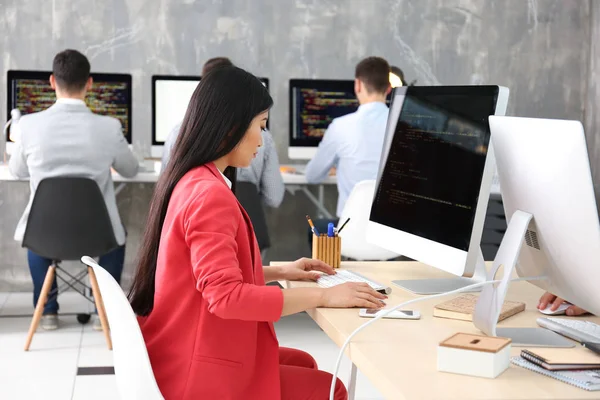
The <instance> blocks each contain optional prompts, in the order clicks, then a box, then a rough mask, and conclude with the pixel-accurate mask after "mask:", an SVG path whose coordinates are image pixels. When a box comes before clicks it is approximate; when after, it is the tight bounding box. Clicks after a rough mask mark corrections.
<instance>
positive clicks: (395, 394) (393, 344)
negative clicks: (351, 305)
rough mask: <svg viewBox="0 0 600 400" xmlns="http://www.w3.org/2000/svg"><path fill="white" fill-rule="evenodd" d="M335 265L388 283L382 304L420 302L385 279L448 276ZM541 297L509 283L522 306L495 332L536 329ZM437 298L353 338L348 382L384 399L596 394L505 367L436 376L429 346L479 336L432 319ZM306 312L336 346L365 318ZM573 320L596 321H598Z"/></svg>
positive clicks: (408, 266)
mask: <svg viewBox="0 0 600 400" xmlns="http://www.w3.org/2000/svg"><path fill="white" fill-rule="evenodd" d="M281 264H282V263H277V262H274V263H271V265H281ZM342 268H345V269H349V270H354V271H357V272H360V273H361V274H363V275H364V276H366V277H367V278H370V279H373V280H375V281H378V282H380V283H382V284H387V285H389V286H390V287H391V288H392V293H391V295H390V296H389V299H388V300H387V304H388V306H390V307H391V306H394V305H397V304H400V303H402V302H404V301H407V300H410V299H413V298H415V297H420V296H416V295H413V294H411V293H409V292H406V291H404V290H403V289H400V288H398V287H397V286H394V285H393V284H392V283H391V281H392V280H395V279H423V278H425V279H427V278H441V277H442V278H443V277H450V275H449V274H447V273H445V272H442V271H439V270H437V269H434V268H432V267H428V266H426V265H423V264H420V263H417V262H343V263H342ZM280 283H281V284H282V285H283V286H284V287H288V288H294V287H310V286H316V283H312V282H287V281H285V282H280ZM542 293H543V292H542V290H541V289H539V288H537V287H536V286H533V285H532V284H530V283H528V282H513V283H511V285H510V287H509V290H508V295H507V300H513V301H521V302H524V303H526V307H527V308H526V310H525V311H524V312H522V313H519V314H517V315H515V316H513V317H510V318H508V319H506V320H504V321H502V322H500V323H499V327H537V324H536V319H537V318H539V317H542V316H543V315H542V314H541V313H539V312H538V311H537V309H536V306H537V304H538V300H539V298H540V296H541V294H542ZM445 300H446V299H444V298H441V299H440V298H437V299H432V300H425V301H423V302H420V303H415V304H412V305H410V306H407V307H406V308H407V309H412V310H419V311H420V312H421V315H422V317H421V319H420V320H395V319H383V320H379V321H377V322H376V323H374V324H373V325H371V326H369V327H368V328H366V329H365V330H363V331H362V332H360V333H359V334H358V335H357V336H355V337H354V338H353V339H352V342H351V343H350V346H349V347H348V349H347V351H346V355H347V356H348V357H349V358H350V360H351V361H352V363H353V372H352V376H351V378H352V377H354V378H355V377H356V369H355V368H358V369H360V370H361V371H362V372H363V373H364V374H365V375H366V376H367V377H368V378H369V380H370V381H371V383H373V385H374V386H375V387H377V389H378V390H379V391H380V392H381V393H382V394H383V395H384V396H385V398H386V399H390V400H392V399H393V400H403V399H406V400H415V399H436V400H438V399H457V400H458V399H461V400H462V399H465V400H468V399H487V400H491V399H494V400H497V399H565V400H566V399H598V398H600V394H599V392H588V391H585V390H583V389H579V388H577V387H574V386H571V385H568V384H566V383H562V382H560V381H557V380H555V379H552V378H549V377H545V376H543V375H541V374H538V373H535V372H532V371H529V370H526V369H523V368H520V367H517V366H515V365H512V364H511V365H510V367H509V369H508V370H506V371H505V372H504V373H502V374H501V375H500V376H499V377H497V378H496V379H487V378H476V377H471V376H464V375H455V374H449V373H443V372H438V371H437V346H438V344H439V343H440V342H441V341H443V340H444V339H447V338H448V337H450V336H451V335H453V334H454V333H457V332H465V333H473V334H481V333H480V332H479V331H478V330H477V329H476V328H475V327H474V326H473V324H472V323H471V322H467V321H458V320H451V319H442V318H434V317H433V307H434V305H436V304H438V303H441V302H442V301H445ZM308 314H309V315H310V316H311V317H312V318H313V319H314V320H315V322H316V323H317V324H318V325H319V326H320V327H321V329H323V331H324V332H325V333H326V334H327V335H328V336H329V337H330V338H331V340H333V341H334V342H335V343H336V344H337V345H338V346H340V347H341V346H342V345H343V343H344V342H345V341H346V339H347V338H348V336H350V334H351V333H352V332H353V331H354V330H355V329H356V328H358V327H359V326H360V325H362V324H363V323H365V322H367V321H369V319H366V318H360V317H359V316H358V310H357V309H328V308H318V309H313V310H309V311H308ZM576 318H585V319H587V320H590V321H593V322H595V323H600V318H599V317H593V316H589V315H588V316H585V317H576ZM577 346H579V345H577ZM522 349H523V348H522V347H514V346H513V347H512V352H511V355H512V356H516V355H519V354H520V352H521V350H522ZM350 382H351V383H350V385H349V386H350V387H349V388H348V389H349V392H350V393H353V392H354V380H353V379H351V380H350ZM351 399H352V398H351Z"/></svg>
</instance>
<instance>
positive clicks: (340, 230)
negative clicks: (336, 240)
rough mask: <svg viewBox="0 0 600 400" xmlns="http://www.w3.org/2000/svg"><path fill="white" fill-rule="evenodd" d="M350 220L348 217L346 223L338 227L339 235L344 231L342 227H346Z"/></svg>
mask: <svg viewBox="0 0 600 400" xmlns="http://www.w3.org/2000/svg"><path fill="white" fill-rule="evenodd" d="M348 221H350V218H348V219H347V220H346V222H344V224H343V225H342V226H341V227H340V229H338V231H337V233H338V235H339V234H340V232H342V229H344V227H345V226H346V224H347V223H348Z"/></svg>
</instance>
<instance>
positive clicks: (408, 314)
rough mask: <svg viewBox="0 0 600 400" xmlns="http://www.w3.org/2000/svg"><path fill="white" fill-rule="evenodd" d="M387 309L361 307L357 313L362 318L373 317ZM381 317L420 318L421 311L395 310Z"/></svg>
mask: <svg viewBox="0 0 600 400" xmlns="http://www.w3.org/2000/svg"><path fill="white" fill-rule="evenodd" d="M386 311H387V310H379V309H375V308H361V309H360V311H359V312H358V315H359V316H360V317H363V318H375V317H377V316H378V315H379V314H383V313H384V312H386ZM383 318H392V319H420V318H421V313H420V312H418V311H413V310H396V311H392V312H391V313H389V314H388V315H386V316H385V317H383Z"/></svg>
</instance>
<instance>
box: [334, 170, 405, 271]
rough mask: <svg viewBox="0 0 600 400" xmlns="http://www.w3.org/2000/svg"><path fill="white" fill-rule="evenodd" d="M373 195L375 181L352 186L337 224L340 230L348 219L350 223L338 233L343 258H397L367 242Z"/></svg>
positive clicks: (391, 253) (396, 255) (394, 254)
mask: <svg viewBox="0 0 600 400" xmlns="http://www.w3.org/2000/svg"><path fill="white" fill-rule="evenodd" d="M374 194H375V181H374V180H368V181H361V182H359V183H357V184H356V185H355V186H354V188H353V189H352V192H351V193H350V196H348V200H346V204H345V205H344V210H343V211H342V216H341V218H340V221H339V224H338V228H340V227H341V224H343V223H344V222H345V221H346V220H347V219H348V218H350V222H348V224H347V225H346V226H345V227H344V229H343V230H342V232H341V233H340V237H341V238H342V256H344V257H349V258H353V259H355V260H389V259H392V258H396V257H398V254H396V253H393V252H391V251H389V250H386V249H382V248H381V247H379V246H375V245H373V244H371V243H369V242H367V224H368V222H369V216H370V215H371V205H372V204H373V196H374Z"/></svg>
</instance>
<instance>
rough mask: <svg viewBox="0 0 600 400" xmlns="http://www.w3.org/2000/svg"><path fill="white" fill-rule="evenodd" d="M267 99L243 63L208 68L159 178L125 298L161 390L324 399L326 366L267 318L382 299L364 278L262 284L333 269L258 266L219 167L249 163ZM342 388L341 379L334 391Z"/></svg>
mask: <svg viewBox="0 0 600 400" xmlns="http://www.w3.org/2000/svg"><path fill="white" fill-rule="evenodd" d="M272 104H273V101H272V99H271V97H270V96H269V93H268V91H267V90H266V89H265V88H264V87H263V85H262V83H261V82H260V81H259V80H258V79H257V78H256V77H254V76H253V75H251V74H249V73H247V72H245V71H244V70H242V69H239V68H236V67H222V68H219V69H216V70H213V71H211V72H210V73H208V74H207V75H206V76H205V77H203V79H202V81H201V82H200V84H199V85H198V87H197V88H196V90H195V92H194V94H193V96H192V99H191V101H190V104H189V106H188V109H187V112H186V116H185V119H184V121H183V125H182V127H181V132H180V135H179V137H178V139H177V142H176V144H175V146H174V148H173V153H172V158H171V160H172V161H171V162H170V163H169V165H168V167H167V169H166V170H165V172H164V173H163V175H162V176H161V178H160V180H159V182H158V183H157V187H156V190H155V192H154V196H153V199H152V203H151V206H150V212H149V218H148V223H147V226H146V231H145V233H144V238H143V243H142V247H141V250H140V261H139V264H138V267H137V271H136V275H135V279H134V283H133V287H132V289H131V293H130V301H131V305H132V307H133V309H134V311H135V312H136V313H137V314H138V315H139V316H140V318H139V320H140V326H141V329H142V332H143V335H144V339H145V341H146V345H147V348H148V353H149V356H150V361H151V363H152V368H153V370H154V375H155V376H156V380H157V382H158V386H159V387H160V390H161V392H162V393H163V395H164V396H165V398H166V399H167V400H170V399H190V400H191V399H194V400H199V399H207V400H216V399H236V400H237V399H243V400H252V399H256V400H259V399H260V400H270V399H322V400H325V399H327V398H328V397H329V396H328V394H329V388H330V385H331V380H332V377H331V375H330V374H328V373H325V372H322V371H319V370H318V369H317V368H316V363H315V361H314V359H313V358H312V357H311V356H310V355H308V354H306V353H304V352H300V351H297V350H291V349H284V348H280V347H279V345H278V342H277V337H276V335H275V330H274V328H273V322H274V321H277V320H279V318H280V317H281V316H285V315H290V314H293V313H297V312H301V311H304V310H307V309H310V308H314V307H367V308H375V307H381V305H382V300H381V299H382V298H384V296H382V295H380V294H379V293H377V292H375V291H374V290H372V289H371V288H370V287H369V286H368V285H364V284H345V285H340V286H336V287H334V288H330V289H322V288H298V289H287V290H282V289H280V288H278V287H275V286H266V285H265V282H266V281H274V280H280V279H288V280H297V279H316V278H317V276H318V274H319V273H320V272H316V271H321V272H325V273H329V274H333V273H334V271H333V270H332V269H331V268H330V267H329V266H327V265H325V264H324V263H321V262H318V261H314V260H306V259H302V260H298V261H296V262H294V263H292V264H289V265H288V266H285V267H281V268H277V267H263V266H262V262H261V258H260V251H259V249H258V245H257V242H256V238H255V237H254V230H253V228H252V224H251V223H250V219H249V218H248V215H247V214H246V212H245V211H244V209H243V208H242V206H241V205H240V204H239V203H238V202H237V200H236V197H235V195H234V194H233V192H232V190H231V189H230V186H231V180H230V179H228V178H227V177H226V176H225V175H224V172H225V170H226V169H227V168H228V167H246V166H248V165H250V162H251V160H252V158H253V157H254V156H255V155H256V152H257V150H258V147H260V146H261V130H262V129H265V124H266V121H267V117H268V111H269V109H270V107H271V106H272ZM346 398H347V394H346V389H345V388H344V386H343V384H342V383H341V382H339V381H338V382H337V384H336V388H335V399H336V400H338V399H339V400H342V399H346Z"/></svg>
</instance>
